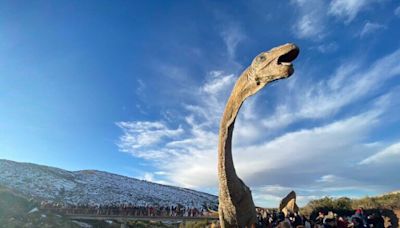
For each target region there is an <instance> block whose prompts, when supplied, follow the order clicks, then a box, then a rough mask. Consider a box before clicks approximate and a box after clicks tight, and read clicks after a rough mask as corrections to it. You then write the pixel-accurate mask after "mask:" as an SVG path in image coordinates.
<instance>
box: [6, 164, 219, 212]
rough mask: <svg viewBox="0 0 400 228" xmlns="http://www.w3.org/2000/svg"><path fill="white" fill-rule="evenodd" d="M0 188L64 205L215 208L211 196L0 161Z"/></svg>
mask: <svg viewBox="0 0 400 228" xmlns="http://www.w3.org/2000/svg"><path fill="white" fill-rule="evenodd" d="M0 186H4V187H7V188H9V189H11V190H13V191H16V192H18V193H20V194H22V195H25V196H26V197H30V198H35V199H37V200H48V201H54V202H64V203H67V204H75V205H76V204H90V205H111V204H129V203H131V204H135V205H138V206H146V205H177V204H181V205H185V206H187V207H197V208H201V207H202V205H204V204H207V205H209V206H211V207H213V206H216V205H217V202H218V198H217V197H216V196H214V195H210V194H207V193H202V192H198V191H194V190H190V189H185V188H179V187H173V186H167V185H160V184H155V183H151V182H148V181H143V180H138V179H135V178H130V177H125V176H120V175H116V174H112V173H107V172H102V171H96V170H83V171H75V172H71V171H66V170H62V169H58V168H53V167H48V166H42V165H36V164H30V163H19V162H14V161H9V160H3V159H0Z"/></svg>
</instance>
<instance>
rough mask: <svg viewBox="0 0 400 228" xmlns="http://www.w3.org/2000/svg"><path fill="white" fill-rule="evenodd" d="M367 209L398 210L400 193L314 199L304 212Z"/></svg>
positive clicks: (339, 211)
mask: <svg viewBox="0 0 400 228" xmlns="http://www.w3.org/2000/svg"><path fill="white" fill-rule="evenodd" d="M360 207H362V208H364V209H366V210H375V209H382V210H396V209H400V193H393V194H386V195H382V196H376V197H365V198H361V199H350V198H347V197H341V198H331V197H325V198H322V199H317V200H312V201H310V202H309V203H308V204H307V205H306V206H305V207H303V208H302V209H301V210H302V213H303V214H305V215H315V214H316V213H318V212H319V211H323V212H327V211H333V212H336V213H338V214H349V213H353V212H354V210H355V209H357V208H360Z"/></svg>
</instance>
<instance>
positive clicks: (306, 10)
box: [291, 0, 326, 40]
mask: <svg viewBox="0 0 400 228" xmlns="http://www.w3.org/2000/svg"><path fill="white" fill-rule="evenodd" d="M291 3H292V4H293V5H295V7H296V8H297V9H298V11H299V18H298V19H297V20H296V23H295V25H294V27H293V33H294V34H295V35H296V36H297V37H299V38H305V39H312V40H320V39H322V38H323V37H324V36H325V28H324V26H325V21H326V18H325V15H324V7H325V6H324V2H323V1H319V0H311V1H307V2H306V1H304V0H293V1H291Z"/></svg>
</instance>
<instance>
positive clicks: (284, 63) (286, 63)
mask: <svg viewBox="0 0 400 228" xmlns="http://www.w3.org/2000/svg"><path fill="white" fill-rule="evenodd" d="M281 65H284V66H290V65H292V63H288V62H281Z"/></svg>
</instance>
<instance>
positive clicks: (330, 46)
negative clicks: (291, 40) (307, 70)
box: [316, 42, 338, 53]
mask: <svg viewBox="0 0 400 228" xmlns="http://www.w3.org/2000/svg"><path fill="white" fill-rule="evenodd" d="M316 49H317V50H318V51H319V52H321V53H332V52H335V51H336V50H337V49H338V45H337V43H336V42H330V43H326V44H325V43H324V44H320V45H318V46H317V47H316Z"/></svg>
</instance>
